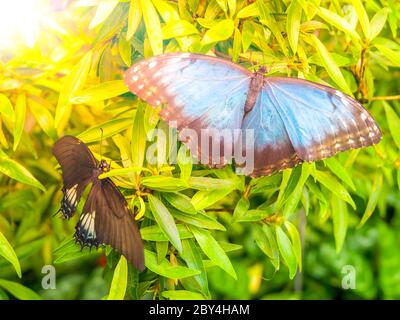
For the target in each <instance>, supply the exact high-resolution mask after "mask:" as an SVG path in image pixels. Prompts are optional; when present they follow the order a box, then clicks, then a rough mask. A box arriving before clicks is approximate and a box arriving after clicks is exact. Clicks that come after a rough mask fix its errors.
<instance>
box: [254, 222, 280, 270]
mask: <svg viewBox="0 0 400 320" xmlns="http://www.w3.org/2000/svg"><path fill="white" fill-rule="evenodd" d="M253 231H254V240H255V241H256V243H257V245H258V247H259V248H260V249H261V251H262V252H264V253H265V254H266V255H267V256H268V257H269V258H270V259H271V263H272V265H273V266H274V268H275V270H279V264H280V258H279V249H278V244H277V243H276V239H275V235H274V234H273V231H272V229H271V227H270V226H268V225H266V224H264V225H262V227H260V226H258V225H257V226H256V227H255V228H254V229H253Z"/></svg>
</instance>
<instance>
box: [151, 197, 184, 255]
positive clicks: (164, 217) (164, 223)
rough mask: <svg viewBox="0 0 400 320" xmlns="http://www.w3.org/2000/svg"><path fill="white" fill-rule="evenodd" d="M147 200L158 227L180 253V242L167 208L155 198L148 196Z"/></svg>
mask: <svg viewBox="0 0 400 320" xmlns="http://www.w3.org/2000/svg"><path fill="white" fill-rule="evenodd" d="M148 199H149V205H150V209H151V211H152V212H153V216H154V218H155V220H156V222H157V224H158V226H159V227H160V228H161V230H162V231H163V232H164V233H165V235H166V236H167V237H168V239H169V240H170V241H171V243H172V244H173V246H174V247H175V248H176V249H177V250H178V251H179V252H182V242H181V239H180V237H179V232H178V229H177V227H176V224H175V221H174V218H173V217H172V215H171V213H170V212H169V211H168V209H167V207H166V206H165V205H164V204H163V203H162V202H161V200H159V199H158V198H157V197H155V196H152V195H148Z"/></svg>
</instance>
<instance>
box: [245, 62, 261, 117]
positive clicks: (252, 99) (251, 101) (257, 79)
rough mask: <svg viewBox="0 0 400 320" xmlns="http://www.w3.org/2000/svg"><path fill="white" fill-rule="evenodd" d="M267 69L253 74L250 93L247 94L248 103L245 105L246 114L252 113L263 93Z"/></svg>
mask: <svg viewBox="0 0 400 320" xmlns="http://www.w3.org/2000/svg"><path fill="white" fill-rule="evenodd" d="M264 73H265V68H263V67H261V68H260V69H259V70H258V71H256V72H254V73H253V76H252V77H251V80H250V85H249V91H248V93H247V98H246V102H245V104H244V112H246V113H247V112H250V111H251V110H252V109H253V107H254V105H255V104H256V102H257V98H258V95H259V94H260V92H261V89H262V87H263V86H264V82H265V77H264Z"/></svg>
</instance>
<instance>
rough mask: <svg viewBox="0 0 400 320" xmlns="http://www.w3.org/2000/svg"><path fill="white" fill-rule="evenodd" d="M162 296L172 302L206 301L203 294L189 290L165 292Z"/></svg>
mask: <svg viewBox="0 0 400 320" xmlns="http://www.w3.org/2000/svg"><path fill="white" fill-rule="evenodd" d="M162 296H163V297H164V298H167V299H171V300H205V297H204V296H203V295H202V294H201V293H198V292H192V291H187V290H170V291H163V292H162Z"/></svg>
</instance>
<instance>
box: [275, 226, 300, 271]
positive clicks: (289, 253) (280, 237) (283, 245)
mask: <svg viewBox="0 0 400 320" xmlns="http://www.w3.org/2000/svg"><path fill="white" fill-rule="evenodd" d="M275 232H276V242H277V243H278V248H279V251H280V253H281V255H282V258H283V261H285V263H286V265H287V266H288V268H289V278H290V279H293V278H294V276H295V275H296V271H297V262H296V254H295V252H294V249H293V245H292V243H291V242H290V240H289V237H288V236H287V235H286V233H285V232H284V231H283V230H282V228H281V227H280V226H275Z"/></svg>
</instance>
